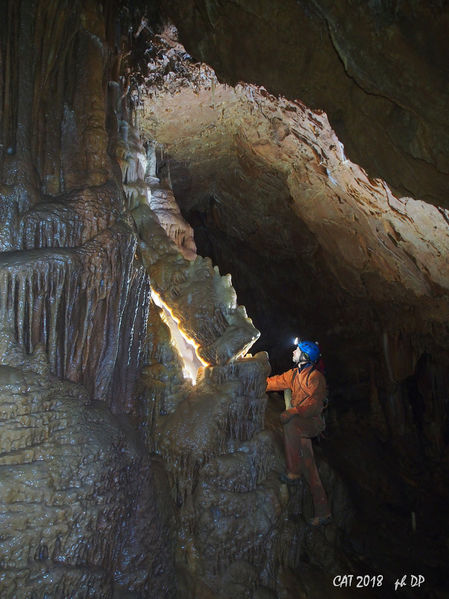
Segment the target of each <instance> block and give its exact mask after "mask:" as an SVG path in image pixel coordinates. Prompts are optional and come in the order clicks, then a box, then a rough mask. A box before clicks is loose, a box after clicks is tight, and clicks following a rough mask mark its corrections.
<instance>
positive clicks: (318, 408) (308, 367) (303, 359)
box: [267, 341, 331, 526]
mask: <svg viewBox="0 0 449 599" xmlns="http://www.w3.org/2000/svg"><path fill="white" fill-rule="evenodd" d="M295 345H296V348H295V350H294V352H293V362H294V363H295V364H296V365H297V366H295V368H292V370H288V371H287V372H284V374H279V375H278V376H270V377H268V378H267V391H282V390H284V389H290V390H291V406H290V407H287V406H286V410H285V411H284V412H282V413H281V423H282V424H283V427H284V446H285V458H286V462H287V474H282V475H281V480H282V482H284V483H286V484H287V485H295V484H297V483H298V481H299V479H300V478H301V476H302V475H304V477H305V479H306V481H307V483H308V484H309V487H310V491H311V493H312V498H313V505H314V510H315V516H314V518H312V519H311V520H310V521H309V522H310V524H312V525H313V526H318V525H320V524H325V523H327V522H328V521H329V520H330V519H331V514H330V510H329V505H328V502H327V496H326V492H325V491H324V488H323V484H322V482H321V479H320V475H319V474H318V470H317V467H316V464H315V459H314V456H313V449H312V441H311V439H312V437H316V436H317V435H319V434H320V433H321V432H322V431H323V430H324V421H323V418H322V411H323V408H324V402H325V400H326V395H327V388H326V379H325V378H324V375H323V374H322V373H321V372H320V371H319V370H318V368H317V367H316V365H317V364H318V362H319V360H320V350H319V347H318V345H317V344H316V343H313V342H311V341H300V342H299V343H297V341H295Z"/></svg>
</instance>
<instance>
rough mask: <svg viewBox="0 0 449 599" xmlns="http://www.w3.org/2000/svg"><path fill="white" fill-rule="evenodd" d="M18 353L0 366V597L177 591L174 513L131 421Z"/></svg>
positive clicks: (41, 362)
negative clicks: (126, 590)
mask: <svg viewBox="0 0 449 599" xmlns="http://www.w3.org/2000/svg"><path fill="white" fill-rule="evenodd" d="M10 345H11V342H10ZM20 353H21V352H20V349H17V350H16V352H15V359H11V355H10V360H9V361H10V362H11V363H12V365H11V364H2V365H1V366H0V417H1V422H0V423H1V432H2V434H1V447H0V502H1V522H2V536H1V542H0V554H1V562H2V575H1V577H0V593H1V596H2V597H5V599H6V598H8V599H9V598H11V599H12V598H14V599H17V598H18V597H23V598H25V597H39V598H41V597H48V596H51V597H61V598H62V597H69V596H70V597H80V598H81V597H86V598H87V597H104V598H106V597H112V593H113V589H114V586H117V587H118V588H120V587H121V586H124V587H125V588H128V587H130V588H133V589H134V590H135V591H136V592H138V593H143V592H147V593H149V594H150V595H151V593H153V596H160V597H162V596H168V594H170V589H172V591H171V593H172V594H173V588H174V586H173V579H172V577H173V556H172V555H171V554H170V548H171V543H170V538H169V534H168V531H169V530H170V525H169V522H170V520H169V519H170V512H169V510H168V506H167V505H165V506H164V505H162V504H159V502H158V499H157V497H156V495H155V489H156V488H157V485H155V484H154V477H155V471H156V469H155V468H153V467H152V465H151V462H150V460H149V459H148V457H147V456H146V455H145V452H143V451H142V448H141V447H139V445H138V443H136V440H135V435H134V433H133V430H132V427H131V425H130V423H129V422H125V421H123V420H122V421H119V420H117V419H115V418H114V417H113V416H112V414H111V413H110V412H109V410H108V409H107V408H106V407H105V405H104V403H100V402H95V403H91V402H90V401H89V394H88V393H87V391H86V389H85V388H83V387H81V386H80V385H77V384H74V383H69V382H63V381H61V380H58V379H56V378H55V377H52V376H51V375H49V374H48V373H47V374H43V373H42V371H43V369H44V368H43V367H45V362H44V360H43V359H42V356H39V355H32V356H31V357H29V358H28V357H27V356H26V355H24V354H22V356H21V357H22V359H21V360H19V357H20ZM46 366H47V371H48V370H49V368H48V364H47V365H46ZM150 548H151V549H150Z"/></svg>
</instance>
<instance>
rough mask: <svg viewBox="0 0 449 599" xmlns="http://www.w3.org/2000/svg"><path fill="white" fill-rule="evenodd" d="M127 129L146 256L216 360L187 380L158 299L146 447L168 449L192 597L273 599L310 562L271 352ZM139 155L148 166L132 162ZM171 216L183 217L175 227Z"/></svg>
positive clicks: (174, 306)
mask: <svg viewBox="0 0 449 599" xmlns="http://www.w3.org/2000/svg"><path fill="white" fill-rule="evenodd" d="M127 133H128V135H127V139H126V148H124V147H122V150H121V156H122V157H126V160H124V159H122V161H121V167H122V173H123V177H124V179H125V177H126V185H125V189H126V190H127V192H128V203H129V204H130V205H132V206H133V209H132V211H131V214H132V216H133V218H134V221H135V223H136V227H137V231H138V236H139V238H140V243H139V250H138V252H139V255H140V256H141V257H142V260H143V263H144V265H145V267H146V269H147V272H148V274H149V277H150V283H151V286H152V288H153V289H154V290H156V291H157V294H158V297H160V298H161V299H162V300H163V302H164V305H166V306H167V307H168V308H169V311H170V313H171V314H172V315H173V316H174V317H175V319H176V323H177V324H178V326H179V327H180V328H182V330H183V332H184V334H187V335H188V336H189V337H190V338H191V339H192V340H194V342H195V345H196V347H197V352H198V355H199V356H200V358H201V359H202V360H203V363H204V362H206V363H207V364H206V365H205V366H202V367H201V368H200V369H199V371H198V374H197V377H196V381H195V383H196V384H195V385H193V384H192V383H191V382H190V381H189V380H188V379H184V378H183V376H182V356H181V355H180V354H179V353H178V352H177V350H176V349H175V341H174V338H173V335H172V334H171V333H170V330H169V327H168V326H167V325H166V324H164V322H163V320H164V319H165V316H164V318H163V319H160V318H159V317H160V316H162V315H163V314H162V313H163V308H159V307H158V305H157V304H155V303H154V302H152V303H151V306H150V319H149V324H148V338H147V340H148V349H149V354H148V363H147V364H146V365H145V366H144V368H143V371H142V379H143V384H144V389H143V390H142V394H141V401H140V402H139V407H138V411H139V419H140V426H141V430H142V432H143V434H144V438H145V439H146V444H147V447H148V448H149V449H150V450H151V451H153V452H155V453H156V454H157V455H159V456H161V457H162V459H163V463H164V466H165V469H166V471H167V474H168V478H169V481H170V488H171V497H172V501H173V505H174V510H175V517H176V522H177V534H176V550H175V555H176V565H177V572H178V593H179V596H180V597H183V598H184V597H185V598H191V599H200V598H201V599H202V598H204V599H206V598H209V597H215V598H221V599H229V598H230V597H233V599H234V598H240V597H241V598H242V599H243V597H253V598H254V599H256V598H259V597H260V598H262V597H264V598H267V597H274V596H275V594H274V593H275V589H277V590H276V592H277V593H279V592H287V591H286V585H288V582H287V578H288V576H287V578H285V576H286V575H285V572H284V570H283V568H284V567H286V568H287V567H289V566H291V567H295V566H296V565H297V564H298V562H299V554H300V545H301V533H300V530H301V524H300V518H299V513H300V512H301V509H302V508H301V504H302V501H301V491H300V492H299V494H298V493H297V494H295V495H294V496H292V498H290V499H289V496H288V493H287V490H286V488H285V487H282V486H281V485H280V483H279V481H278V478H277V474H276V473H277V472H279V471H280V470H281V469H282V468H283V465H282V461H283V458H282V452H281V449H280V446H279V443H278V441H276V438H275V435H273V433H272V432H268V431H264V430H263V429H264V416H265V407H266V395H265V388H266V377H267V375H268V374H269V372H270V366H269V363H268V359H267V355H266V354H265V353H258V354H257V355H255V356H251V355H246V352H247V350H248V348H249V347H250V346H251V345H252V343H253V342H254V341H255V340H256V339H257V336H258V332H257V331H256V329H255V328H254V327H253V325H252V322H251V320H250V319H249V318H248V317H247V315H246V311H245V309H244V308H243V307H240V306H238V305H237V302H236V294H235V291H234V289H233V287H232V285H231V278H230V276H229V275H226V276H224V277H223V276H220V274H219V272H218V269H217V268H216V267H215V268H214V267H213V266H212V264H211V262H210V260H209V259H204V258H201V257H200V256H197V255H196V254H193V249H192V248H193V244H192V243H191V242H188V251H186V246H185V241H186V239H187V240H188V239H189V234H190V230H189V228H188V227H187V226H185V225H184V224H183V223H182V221H181V222H180V218H182V217H181V216H180V214H179V209H176V208H174V203H175V199H174V196H173V193H172V191H171V190H170V189H168V188H167V189H163V188H162V187H161V182H160V180H159V179H158V178H157V177H156V174H155V172H154V171H153V172H151V175H150V176H148V166H146V165H145V160H144V156H145V152H144V149H143V146H142V145H140V143H139V141H138V138H137V135H136V134H135V132H133V131H131V130H128V131H127ZM122 143H124V144H125V142H124V141H122ZM149 147H150V148H154V143H151V144H149ZM136 157H138V160H139V161H140V167H139V168H138V167H137V166H136V165H135V164H134V165H132V164H129V161H130V160H136ZM147 158H148V156H147ZM150 158H151V157H150ZM149 164H150V167H151V165H153V164H154V161H153V160H151V159H150V160H149ZM130 173H132V174H133V177H134V178H132V177H130ZM145 173H146V174H145ZM165 185H167V183H166V184H165ZM154 186H156V193H157V198H161V197H164V198H170V205H171V209H170V211H167V210H164V212H163V215H164V216H163V218H161V216H160V213H159V212H158V209H159V208H160V202H159V200H157V201H156V202H154V201H153V199H152V198H153V195H152V194H153V192H154ZM135 190H138V192H136V191H135ZM153 208H155V210H153ZM167 214H174V215H175V217H174V224H173V223H172V222H171V221H170V217H167ZM172 224H173V226H172ZM180 230H183V231H184V234H183V235H179V233H178V232H179V231H180ZM174 231H176V233H173V232H174ZM180 239H182V240H183V242H182V243H181V244H180V241H179V240H180ZM187 258H188V259H187ZM157 303H159V304H160V302H157ZM288 514H290V515H292V514H293V516H294V517H295V518H296V524H292V523H291V522H290V521H289V520H288ZM286 546H288V548H289V549H288V550H287V551H286ZM282 589H284V591H282Z"/></svg>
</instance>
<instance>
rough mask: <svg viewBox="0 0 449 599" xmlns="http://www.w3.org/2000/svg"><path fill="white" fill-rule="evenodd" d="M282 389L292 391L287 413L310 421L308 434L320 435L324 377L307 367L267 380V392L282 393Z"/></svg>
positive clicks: (325, 390)
mask: <svg viewBox="0 0 449 599" xmlns="http://www.w3.org/2000/svg"><path fill="white" fill-rule="evenodd" d="M295 371H296V374H295V375H294V373H295ZM283 389H291V390H292V407H291V408H289V409H288V410H287V412H288V413H290V414H292V415H295V414H297V415H298V416H301V417H302V418H304V419H310V432H311V433H312V432H314V431H315V430H316V434H318V433H320V432H321V431H322V430H323V428H324V426H323V420H322V418H321V412H322V411H323V407H324V406H323V401H324V400H325V398H326V396H327V386H326V379H325V378H324V375H323V374H322V373H321V372H320V371H319V370H317V369H316V368H313V369H312V367H310V366H308V367H307V368H304V369H303V370H301V372H298V369H297V368H292V369H291V370H287V372H284V374H279V375H277V376H270V377H268V378H267V391H282V390H283ZM307 428H309V427H307ZM307 436H308V435H307ZM312 436H313V435H312Z"/></svg>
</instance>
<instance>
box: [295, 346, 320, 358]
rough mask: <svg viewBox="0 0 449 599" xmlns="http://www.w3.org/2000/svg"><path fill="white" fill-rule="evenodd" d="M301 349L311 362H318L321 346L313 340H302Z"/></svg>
mask: <svg viewBox="0 0 449 599" xmlns="http://www.w3.org/2000/svg"><path fill="white" fill-rule="evenodd" d="M297 345H298V347H299V349H300V350H301V352H302V354H305V357H306V358H307V359H308V360H309V361H310V362H313V363H315V362H318V360H319V359H320V356H321V352H320V348H319V347H318V345H317V344H316V343H314V342H313V341H300V342H299V343H298V344H297Z"/></svg>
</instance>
